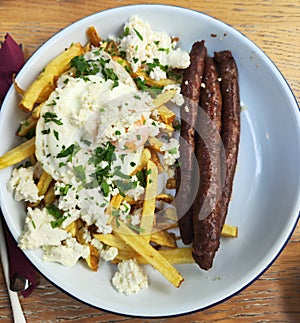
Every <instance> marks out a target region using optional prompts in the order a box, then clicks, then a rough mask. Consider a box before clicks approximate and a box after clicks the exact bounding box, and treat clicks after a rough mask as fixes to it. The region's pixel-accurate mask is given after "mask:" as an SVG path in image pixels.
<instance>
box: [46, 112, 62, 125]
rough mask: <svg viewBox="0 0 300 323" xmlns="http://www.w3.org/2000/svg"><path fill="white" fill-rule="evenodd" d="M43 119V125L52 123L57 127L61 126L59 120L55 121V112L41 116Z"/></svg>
mask: <svg viewBox="0 0 300 323" xmlns="http://www.w3.org/2000/svg"><path fill="white" fill-rule="evenodd" d="M43 118H44V119H45V123H48V122H54V123H56V124H57V125H59V126H61V125H63V123H62V121H61V119H57V114H56V113H55V112H49V111H48V112H46V113H45V114H43Z"/></svg>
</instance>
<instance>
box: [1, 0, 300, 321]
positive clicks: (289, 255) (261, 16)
mask: <svg viewBox="0 0 300 323" xmlns="http://www.w3.org/2000/svg"><path fill="white" fill-rule="evenodd" d="M137 3H139V1H123V0H114V1H113V0H107V1H100V0H94V1H91V0H74V1H72V0H56V1H55V0H48V1H44V0H29V1H23V0H14V1H13V0H11V1H10V0H0V40H2V39H3V38H4V36H5V34H6V33H7V32H9V33H10V34H11V35H12V36H13V37H14V38H15V39H16V40H17V41H18V43H22V44H23V48H24V52H25V56H26V58H28V57H29V56H30V55H31V54H32V53H33V52H34V51H35V50H36V49H37V48H38V47H39V46H41V45H42V44H43V43H44V42H45V41H46V40H47V39H48V38H49V37H51V36H52V35H53V34H54V33H56V32H58V31H59V30H61V29H62V28H64V27H66V26H67V25H69V24H70V23H72V22H74V21H76V20H78V19H80V18H82V17H85V16H87V15H90V14H93V13H95V12H98V11H102V10H104V9H107V8H112V7H117V6H121V5H127V4H137ZM143 3H165V4H172V5H179V6H183V7H187V8H191V9H195V10H198V11H202V12H204V13H206V14H208V15H211V16H213V17H215V18H218V19H221V20H222V21H225V22H226V23H228V24H230V25H232V26H233V27H235V28H236V29H238V30H239V31H241V32H242V33H243V34H245V35H246V36H247V37H249V38H250V39H251V40H252V41H254V42H255V43H256V44H257V45H258V46H259V47H260V48H261V49H262V50H263V51H264V52H265V53H266V54H267V55H268V56H269V57H270V58H271V59H272V60H273V61H274V62H275V63H276V65H277V66H278V68H279V70H280V71H281V72H282V74H283V75H284V77H285V78H286V80H287V82H288V83H289V85H290V87H291V88H292V90H293V92H294V95H295V97H296V99H297V100H298V102H299V101H300V73H299V68H300V45H299V39H300V2H299V0H289V1H286V0H243V1H240V0H222V1H213V0H202V1H192V0H187V1H182V0H179V1H174V0H172V1H171V0H170V1H164V2H162V1H156V0H152V1H144V2H143ZM0 64H1V62H0ZM20 300H21V304H22V307H23V310H24V313H25V316H26V319H27V321H28V322H67V321H71V322H126V321H128V322H157V323H158V322H173V323H174V322H181V323H184V322H251V323H252V322H300V309H299V305H300V225H299V224H298V226H297V228H296V229H295V231H294V233H293V235H292V237H291V239H290V241H289V243H288V244H287V246H286V248H285V249H284V250H283V252H282V253H281V255H280V256H279V257H278V258H277V260H276V261H275V262H274V263H273V265H272V266H271V267H270V268H269V269H268V270H267V271H266V272H265V273H264V274H263V275H262V276H261V277H260V278H259V279H258V280H256V281H255V282H254V283H253V284H252V285H250V286H248V287H247V288H246V289H244V290H243V291H241V292H240V293H238V294H237V295H235V296H234V297H232V298H231V299H229V300H226V301H225V302H223V303H221V304H218V305H216V306H214V307H212V308H209V309H206V310H203V311H199V312H196V313H192V314H188V315H184V316H180V317H174V318H157V319H141V318H132V317H128V316H121V315H115V314H111V313H107V312H104V311H100V310H98V309H95V308H92V307H89V306H88V305H85V304H83V303H81V302H79V301H77V300H75V299H73V298H72V297H70V296H68V295H66V294H64V293H63V292H61V291H60V290H59V289H57V288H56V287H54V286H53V285H52V284H51V283H49V282H48V281H47V280H46V279H45V278H43V277H41V281H40V285H39V287H38V288H37V289H36V290H35V291H34V292H33V293H32V294H31V296H30V297H28V298H22V297H20ZM0 320H1V322H2V321H3V322H11V321H12V313H11V309H10V303H9V298H8V294H7V290H6V285H5V283H4V277H3V272H2V268H1V270H0Z"/></svg>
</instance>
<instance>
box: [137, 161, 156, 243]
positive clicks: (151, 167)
mask: <svg viewBox="0 0 300 323" xmlns="http://www.w3.org/2000/svg"><path fill="white" fill-rule="evenodd" d="M146 183H147V185H146V189H145V197H144V202H143V210H142V216H141V223H140V229H141V230H142V234H143V235H144V237H145V239H146V240H147V241H149V240H150V236H151V233H152V228H153V222H154V218H155V216H154V212H155V202H156V194H157V187H158V170H157V167H156V165H155V164H154V163H153V162H152V161H151V160H148V162H147V176H146Z"/></svg>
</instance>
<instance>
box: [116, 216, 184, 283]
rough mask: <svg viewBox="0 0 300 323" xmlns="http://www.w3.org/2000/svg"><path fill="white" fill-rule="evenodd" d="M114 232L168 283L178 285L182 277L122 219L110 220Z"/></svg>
mask: <svg viewBox="0 0 300 323" xmlns="http://www.w3.org/2000/svg"><path fill="white" fill-rule="evenodd" d="M112 225H113V228H114V233H115V234H116V235H117V236H119V237H120V238H121V239H122V240H124V241H125V242H126V243H127V244H128V245H130V246H131V247H132V248H133V249H134V250H135V251H136V252H137V253H138V254H139V255H141V256H142V257H143V258H145V259H146V261H147V262H148V263H149V264H151V265H152V266H153V267H154V268H155V269H156V270H158V271H159V272H160V273H161V274H162V275H163V276H164V277H165V278H166V279H167V280H168V281H169V282H170V283H172V284H173V285H174V286H175V287H179V286H180V285H181V283H182V282H183V280H184V279H183V277H182V276H181V275H180V273H179V272H178V271H177V269H176V268H175V267H173V266H172V265H171V264H170V263H169V262H168V261H167V260H166V259H165V258H164V257H163V256H162V255H161V254H160V253H159V252H158V251H157V250H155V249H154V248H153V247H152V246H151V245H150V244H149V243H148V241H146V240H145V238H144V237H143V236H141V235H138V234H136V233H135V232H134V231H133V230H131V229H130V228H129V227H128V226H127V225H126V224H125V223H124V222H123V221H120V220H119V221H116V219H114V221H112Z"/></svg>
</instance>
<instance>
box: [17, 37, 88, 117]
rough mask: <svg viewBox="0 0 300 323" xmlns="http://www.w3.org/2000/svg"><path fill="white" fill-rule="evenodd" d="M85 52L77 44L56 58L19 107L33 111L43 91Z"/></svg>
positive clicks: (34, 83)
mask: <svg viewBox="0 0 300 323" xmlns="http://www.w3.org/2000/svg"><path fill="white" fill-rule="evenodd" d="M83 50H84V49H83V47H82V46H81V45H80V44H79V43H76V44H73V45H71V46H70V47H69V48H68V49H67V50H65V51H64V52H63V53H61V54H60V55H58V56H57V57H55V58H54V59H53V60H52V61H51V62H50V63H49V64H48V65H47V66H46V67H45V69H44V70H43V71H42V72H41V73H40V75H39V76H38V77H37V79H36V80H35V81H33V82H32V83H31V85H30V86H29V87H28V89H27V90H26V91H25V93H24V95H23V98H22V100H21V102H20V104H19V107H20V108H21V109H22V110H24V111H26V112H29V111H31V110H32V109H33V107H34V105H35V104H36V102H37V100H38V99H39V97H40V95H41V94H42V93H43V91H45V89H48V88H49V85H51V84H53V82H54V77H55V76H59V75H61V74H62V73H64V72H65V71H66V70H67V69H69V68H70V61H71V59H72V58H73V57H75V56H78V55H81V54H82V53H83Z"/></svg>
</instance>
